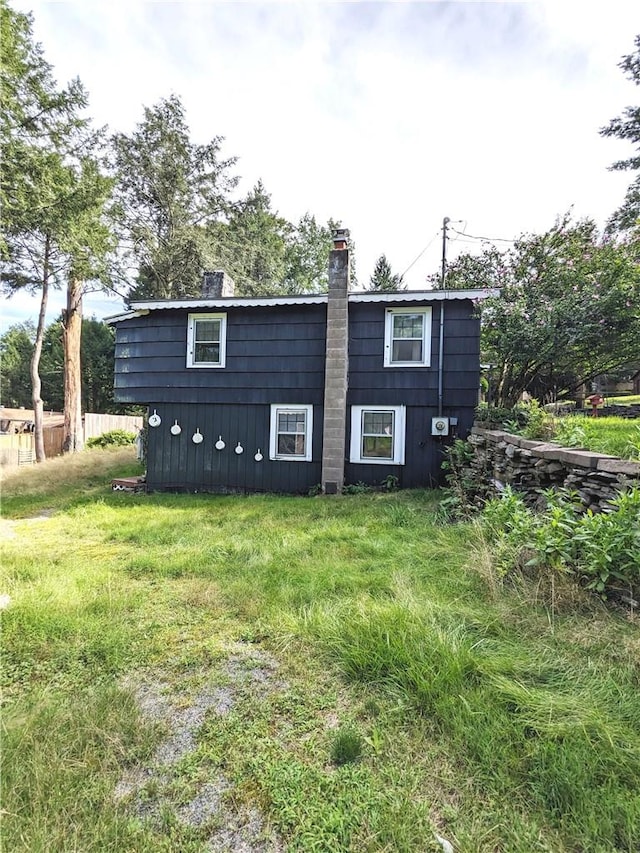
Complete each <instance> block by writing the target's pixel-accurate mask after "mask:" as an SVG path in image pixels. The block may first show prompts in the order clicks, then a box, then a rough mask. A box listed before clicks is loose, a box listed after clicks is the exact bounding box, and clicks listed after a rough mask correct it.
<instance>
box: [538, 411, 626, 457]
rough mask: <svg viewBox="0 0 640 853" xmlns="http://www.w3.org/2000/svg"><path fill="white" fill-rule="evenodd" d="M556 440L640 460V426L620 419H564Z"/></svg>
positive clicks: (560, 422) (560, 420)
mask: <svg viewBox="0 0 640 853" xmlns="http://www.w3.org/2000/svg"><path fill="white" fill-rule="evenodd" d="M554 441H558V442H559V443H561V444H566V445H568V446H571V447H577V446H579V447H584V448H585V449H587V450H592V451H594V452H595V453H607V454H609V455H610V456H619V457H621V458H622V459H636V460H640V423H639V422H638V421H635V420H632V419H630V418H620V417H613V416H609V417H597V418H593V417H576V416H575V415H574V416H570V417H565V418H560V419H559V420H558V422H557V424H556V432H555V435H554Z"/></svg>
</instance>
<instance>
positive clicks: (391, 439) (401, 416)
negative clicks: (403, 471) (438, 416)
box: [349, 406, 405, 465]
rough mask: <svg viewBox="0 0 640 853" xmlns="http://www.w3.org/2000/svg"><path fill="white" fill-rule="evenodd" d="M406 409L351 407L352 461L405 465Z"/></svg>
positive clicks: (350, 458) (350, 457)
mask: <svg viewBox="0 0 640 853" xmlns="http://www.w3.org/2000/svg"><path fill="white" fill-rule="evenodd" d="M404 434H405V407H404V406H352V407H351V448H350V454H349V461H350V462H364V463H373V464H377V465H385V464H386V465H404Z"/></svg>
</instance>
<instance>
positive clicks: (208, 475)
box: [147, 403, 322, 493]
mask: <svg viewBox="0 0 640 853" xmlns="http://www.w3.org/2000/svg"><path fill="white" fill-rule="evenodd" d="M154 409H155V410H156V411H157V413H158V415H160V417H161V419H162V423H161V424H160V426H158V427H149V440H148V449H147V485H148V488H149V489H150V490H151V491H156V490H163V489H165V490H171V489H179V490H186V491H203V492H225V491H233V492H236V491H237V492H262V491H272V492H288V493H306V492H308V490H309V489H310V488H311V486H313V485H315V484H316V483H319V482H320V469H321V445H322V407H315V406H314V418H313V437H312V441H313V460H312V461H311V462H287V461H281V460H277V461H276V460H274V461H271V460H270V459H269V420H270V406H269V405H244V406H243V405H229V404H226V405H221V406H217V405H206V404H204V405H195V404H194V405H182V404H181V405H177V404H162V403H157V404H153V405H152V406H150V410H151V411H153V410H154ZM175 421H177V422H178V423H179V425H180V427H181V430H182V431H181V433H180V434H179V435H172V433H171V426H172V425H173V424H174V423H175ZM196 429H199V430H200V433H201V434H202V435H203V437H204V440H203V441H202V443H201V444H194V443H193V441H192V436H193V434H194V433H195V432H196ZM219 436H222V439H223V441H224V442H225V448H224V450H217V449H216V447H215V443H216V442H217V441H218V437H219ZM238 442H239V443H240V444H241V445H242V447H243V448H244V452H243V453H242V454H240V455H238V454H237V453H236V452H235V448H236V446H237V444H238ZM258 449H260V452H261V453H262V456H263V460H262V461H261V462H256V460H255V458H254V456H255V454H256V452H257V451H258Z"/></svg>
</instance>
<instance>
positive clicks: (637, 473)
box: [467, 426, 640, 510]
mask: <svg viewBox="0 0 640 853" xmlns="http://www.w3.org/2000/svg"><path fill="white" fill-rule="evenodd" d="M467 440H468V441H469V442H470V444H471V445H472V446H473V449H474V457H473V460H472V463H471V473H472V476H473V478H474V479H477V480H478V482H484V483H486V482H489V483H492V484H493V486H494V487H495V490H496V491H497V492H499V491H501V490H502V489H503V488H504V486H506V485H510V486H512V487H513V488H514V489H515V490H517V491H519V492H523V493H524V494H525V495H526V496H527V497H528V499H529V500H530V501H532V502H533V501H535V500H536V498H537V497H538V495H539V494H540V492H541V490H542V489H548V488H550V487H554V488H565V489H571V490H572V491H576V492H578V494H579V495H580V498H581V500H582V502H583V504H584V506H585V507H591V508H592V509H593V510H599V509H604V508H605V504H606V503H607V501H609V500H611V498H614V497H615V496H616V495H617V494H619V493H620V492H621V491H624V490H625V489H627V488H629V487H630V486H631V485H633V484H636V485H638V486H640V462H629V461H626V460H624V459H618V458H617V457H615V456H607V455H605V454H604V453H592V452H591V451H589V450H576V449H573V448H568V447H561V446H560V445H559V444H554V443H552V442H543V441H530V440H529V439H526V438H523V437H522V436H520V435H511V434H510V433H508V432H504V431H503V430H491V429H483V428H481V427H477V426H474V427H473V428H472V430H471V434H470V435H469V438H468V439H467Z"/></svg>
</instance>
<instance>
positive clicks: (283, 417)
mask: <svg viewBox="0 0 640 853" xmlns="http://www.w3.org/2000/svg"><path fill="white" fill-rule="evenodd" d="M312 437H313V406H281V405H279V404H277V403H274V404H273V405H272V406H271V424H270V430H269V459H282V460H289V461H291V462H311V452H312V447H311V444H312Z"/></svg>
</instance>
